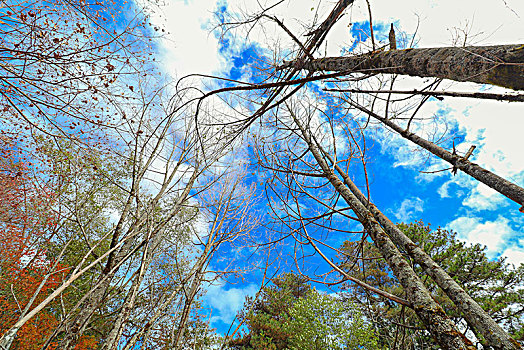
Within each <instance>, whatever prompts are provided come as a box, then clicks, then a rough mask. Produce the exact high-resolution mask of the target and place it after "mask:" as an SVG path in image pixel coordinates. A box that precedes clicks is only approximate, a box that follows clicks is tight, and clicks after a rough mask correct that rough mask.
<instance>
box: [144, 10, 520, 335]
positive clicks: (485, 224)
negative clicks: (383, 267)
mask: <svg viewBox="0 0 524 350" xmlns="http://www.w3.org/2000/svg"><path fill="white" fill-rule="evenodd" d="M256 3H257V2H255V1H245V2H244V1H242V0H229V1H226V0H219V1H217V0H186V1H182V0H170V1H168V3H167V6H166V7H165V8H164V10H163V12H162V13H159V12H157V13H155V14H154V15H153V20H154V21H155V22H156V23H158V24H159V25H162V26H164V27H165V28H166V30H167V31H168V32H169V33H170V34H169V35H170V36H169V39H170V40H169V41H165V42H164V43H163V45H162V46H161V60H160V61H161V63H162V65H163V67H164V70H165V71H166V72H167V73H168V74H170V75H172V76H173V78H175V79H176V78H179V77H182V76H184V75H186V74H189V73H203V74H214V75H218V76H222V77H227V78H232V79H245V80H252V79H254V77H253V74H254V72H255V70H254V67H253V66H254V64H256V60H255V58H257V57H256V56H257V55H263V54H267V53H268V52H269V50H270V49H271V48H272V45H273V44H274V43H275V42H277V41H279V42H280V43H282V44H283V45H288V44H291V43H290V42H289V39H288V38H286V37H285V35H283V34H282V32H281V31H278V30H277V29H276V28H273V27H267V28H265V29H266V31H261V30H260V29H257V28H254V29H253V31H252V32H251V35H250V37H249V38H246V37H245V35H244V36H243V35H240V33H235V32H231V33H229V34H227V35H228V36H227V37H226V39H227V43H226V44H224V43H222V44H220V43H219V38H218V35H216V33H210V32H209V29H210V27H211V23H213V20H214V18H213V11H215V10H216V9H217V8H222V9H225V8H227V9H228V10H230V11H232V12H239V11H240V10H244V11H246V12H252V11H256V10H257V7H256V6H257V5H256ZM332 4H333V2H332V1H323V2H322V3H321V6H320V7H318V6H319V5H318V1H290V2H289V4H284V5H282V6H280V7H278V8H277V9H276V10H275V11H274V13H273V14H275V15H277V16H278V17H279V18H281V19H284V20H285V23H286V25H288V26H289V27H290V28H292V29H294V30H296V32H297V33H301V34H303V30H302V29H301V27H300V26H299V24H300V23H301V22H304V23H309V22H310V21H311V20H312V18H313V17H314V16H315V15H316V14H317V10H318V16H319V18H321V19H323V18H324V17H325V14H326V13H327V11H329V10H330V9H331V6H332ZM372 11H373V21H374V24H375V25H374V30H375V36H376V40H377V41H380V42H382V44H385V40H386V34H387V31H389V25H390V23H394V25H395V28H396V30H397V38H398V39H399V42H400V43H399V46H402V45H405V44H406V43H409V42H411V40H413V38H414V40H415V41H414V42H415V44H414V45H415V46H418V47H436V46H450V45H454V44H455V45H462V43H463V42H464V41H465V42H467V43H468V44H471V45H490V44H506V43H511V44H516V43H524V31H522V28H524V4H523V3H522V1H520V0H506V1H496V2H490V3H489V5H488V4H485V5H483V6H479V4H478V1H473V0H465V1H461V2H457V1H451V0H442V1H437V0H421V1H417V2H416V5H413V1H407V0H402V1H396V2H391V1H386V0H376V1H373V2H372ZM367 20H368V15H367V6H366V3H365V2H364V1H360V0H357V1H356V2H355V4H354V5H353V7H351V8H350V9H349V10H348V11H347V13H346V14H345V15H344V17H342V19H341V20H340V21H339V22H338V23H337V24H336V25H335V27H334V28H333V30H332V32H331V33H330V35H329V36H328V38H327V42H326V45H325V47H323V48H322V52H326V53H327V55H334V56H338V55H341V54H345V53H347V52H351V51H352V50H354V51H359V50H360V51H365V50H366V45H367V47H369V44H370V40H369V30H368V23H369V22H367ZM235 34H238V35H235ZM379 45H380V44H379ZM317 56H319V57H320V55H317ZM422 83H423V80H422V79H418V78H402V79H399V81H398V83H397V89H413V88H416V87H419V86H422ZM441 89H448V90H451V91H479V90H483V89H489V91H492V92H505V90H504V89H501V88H496V87H482V86H479V85H476V84H468V83H461V84H459V83H453V82H448V81H445V82H444V83H443V84H442V85H441ZM223 108H226V107H225V106H224V107H223ZM400 108H401V106H399V109H400ZM420 114H421V115H424V116H432V117H434V118H435V120H436V123H434V124H430V125H427V126H425V127H424V128H420V129H418V130H417V132H419V133H420V134H421V135H441V134H445V135H449V134H450V131H451V133H452V134H453V138H450V139H448V140H447V141H446V143H444V146H446V147H450V146H451V144H452V142H453V140H454V141H455V146H456V147H457V150H459V151H461V152H465V151H466V150H467V149H468V148H469V146H470V145H476V146H477V149H476V150H475V152H474V154H473V156H472V160H473V161H474V162H475V163H478V164H479V165H482V166H484V167H486V168H488V169H490V170H492V171H494V172H495V173H497V174H499V175H501V176H503V177H506V178H508V179H510V180H512V181H513V182H515V183H517V184H519V185H521V186H524V157H523V156H522V138H521V134H522V130H523V129H524V120H523V119H522V116H523V115H524V106H522V105H521V104H520V105H519V104H516V103H500V102H493V101H478V100H468V99H458V98H457V99H451V98H446V99H444V101H438V100H436V99H431V100H430V101H428V102H427V103H426V104H425V105H424V107H423V108H422V110H421V111H420ZM366 136H367V137H368V139H369V143H368V146H371V147H369V151H368V154H367V155H368V160H369V163H368V171H369V175H370V181H371V185H370V187H371V191H372V199H373V200H374V202H375V203H376V204H377V206H378V207H379V208H381V209H382V210H383V211H384V212H385V213H386V214H387V215H388V216H389V217H390V218H391V219H392V220H393V221H397V222H400V221H413V220H417V219H423V220H424V222H426V223H431V224H432V225H433V226H434V227H437V226H442V227H446V228H448V229H453V230H455V231H457V232H458V235H459V237H460V238H461V239H463V240H465V241H467V242H471V243H481V244H485V245H486V246H487V247H488V254H489V256H490V257H492V258H495V257H497V256H500V255H501V254H503V255H505V256H507V257H508V261H509V262H512V263H515V264H518V263H520V262H522V261H524V234H523V227H524V215H523V214H522V213H519V212H518V205H516V204H515V203H512V202H511V201H509V200H508V199H506V198H505V197H503V196H502V195H500V194H498V193H495V192H494V191H492V190H490V189H489V188H487V187H486V186H484V185H482V184H479V183H477V182H476V181H474V180H472V179H471V178H470V177H469V176H467V175H465V174H462V173H459V174H457V175H456V176H452V174H451V173H450V172H449V171H445V172H438V173H433V174H424V173H421V172H420V171H435V170H439V169H443V168H446V167H447V165H446V164H444V163H443V162H441V161H439V160H437V159H435V158H434V157H427V155H426V154H424V153H422V152H420V151H417V148H416V147H414V146H413V145H411V144H409V143H408V142H406V141H405V140H403V139H401V138H400V137H398V136H396V135H393V134H390V133H388V132H384V129H383V128H380V127H377V128H371V130H370V131H369V132H367V134H366ZM243 147H245V149H244V151H243V152H238V153H239V154H240V155H239V156H238V157H250V156H252V151H250V149H249V148H248V147H247V146H246V145H244V146H243ZM244 160H245V159H237V161H238V163H239V164H241V163H244ZM251 170H252V169H248V171H251ZM253 180H255V181H257V182H259V181H260V179H258V178H257V179H253V177H251V178H250V181H253ZM259 188H262V187H259ZM260 195H261V198H263V197H262V195H263V193H260ZM266 206H267V204H266V203H265V202H264V201H262V202H260V203H259V209H261V211H264V208H265V207H266ZM261 232H264V231H261ZM333 241H334V242H335V241H336V239H334V240H333ZM337 243H341V242H337ZM289 249H291V248H289ZM253 259H254V258H253ZM319 266H320V267H319V268H321V269H326V267H322V266H321V265H319ZM245 277H246V278H245V280H243V281H238V282H239V283H238V284H236V285H234V286H231V285H228V284H223V285H215V286H211V287H209V293H208V297H207V299H206V302H207V304H208V306H209V307H210V308H212V309H213V312H212V315H213V316H212V321H213V326H215V327H218V328H219V330H222V331H223V330H224V329H226V328H227V326H226V325H227V323H228V322H230V321H232V319H233V317H234V315H235V313H236V311H237V310H238V309H239V308H240V307H241V306H242V304H243V301H244V297H245V296H246V295H252V294H253V293H255V291H256V290H257V289H258V283H259V282H260V281H259V277H260V273H258V272H256V271H255V272H253V273H252V274H249V275H246V276H245Z"/></svg>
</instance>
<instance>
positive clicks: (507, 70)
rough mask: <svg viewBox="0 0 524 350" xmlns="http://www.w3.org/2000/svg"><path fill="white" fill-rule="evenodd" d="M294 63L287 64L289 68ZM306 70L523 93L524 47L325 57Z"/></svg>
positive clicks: (484, 47)
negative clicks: (432, 80) (379, 75)
mask: <svg viewBox="0 0 524 350" xmlns="http://www.w3.org/2000/svg"><path fill="white" fill-rule="evenodd" d="M293 64H294V63H293V62H292V63H289V62H288V63H286V64H284V66H283V68H284V67H289V66H291V65H293ZM301 67H302V68H303V69H306V70H309V71H311V72H314V71H336V72H345V71H347V72H348V74H349V73H352V72H365V73H389V74H401V75H410V76H416V77H434V78H443V79H450V80H456V81H470V82H475V83H480V84H491V85H498V86H502V87H505V88H510V89H513V90H524V45H497V46H469V47H438V48H426V49H405V50H390V51H382V52H371V53H368V54H363V55H355V56H349V57H325V58H319V59H315V60H312V61H309V62H306V63H304V64H303V65H302V66H301Z"/></svg>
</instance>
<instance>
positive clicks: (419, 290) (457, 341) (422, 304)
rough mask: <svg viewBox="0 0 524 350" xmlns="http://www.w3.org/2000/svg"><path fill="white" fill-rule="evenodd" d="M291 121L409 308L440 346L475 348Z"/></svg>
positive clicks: (376, 223)
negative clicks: (397, 283)
mask: <svg viewBox="0 0 524 350" xmlns="http://www.w3.org/2000/svg"><path fill="white" fill-rule="evenodd" d="M295 123H296V124H297V126H298V128H299V129H300V131H301V133H302V136H303V139H304V141H305V142H306V143H307V144H308V146H309V150H310V151H311V153H312V154H313V156H314V157H315V159H316V161H317V162H318V164H319V166H320V167H321V168H322V170H323V171H324V173H325V174H326V177H327V178H328V180H329V182H330V183H331V184H332V186H333V187H334V188H335V190H336V191H337V192H338V193H339V194H340V195H341V196H342V198H344V200H345V201H346V203H348V205H349V206H350V207H351V208H352V210H353V211H354V212H355V214H356V215H357V216H358V218H359V221H360V222H361V224H362V225H363V226H364V228H365V229H366V231H367V232H368V233H369V234H370V236H371V238H372V239H373V241H374V243H375V245H376V247H377V248H378V249H379V251H380V253H381V254H382V256H383V257H384V259H385V260H386V261H387V263H388V265H389V266H390V268H391V270H392V271H393V273H394V274H395V276H396V277H397V278H398V280H399V281H400V283H401V285H402V287H403V288H404V290H405V292H406V296H407V299H408V301H409V302H410V303H411V304H412V305H413V310H414V311H415V313H416V314H417V316H418V317H419V318H420V320H421V321H422V323H423V324H424V326H425V327H426V329H427V330H428V331H429V332H430V333H431V335H432V336H433V337H434V339H435V340H436V342H437V343H438V344H439V345H440V346H441V347H442V348H443V349H468V350H469V349H475V347H474V346H473V344H472V343H471V341H469V340H468V339H467V338H465V337H464V335H463V334H462V333H460V332H459V331H458V330H457V329H456V327H455V325H454V324H453V322H452V321H451V320H450V319H449V317H448V316H447V315H446V313H445V312H444V310H443V309H442V308H441V307H440V305H438V303H437V302H435V300H433V298H432V297H431V295H430V293H429V291H428V290H427V288H426V287H425V286H424V284H423V283H422V281H421V280H420V278H419V277H418V276H417V275H416V273H415V271H414V270H413V268H412V267H411V266H410V265H409V264H408V262H407V261H406V260H405V259H404V257H403V256H402V253H401V252H400V251H399V250H398V249H397V247H396V246H395V244H394V243H393V242H392V241H391V239H390V237H389V236H388V234H387V233H386V232H385V231H384V230H383V229H382V227H381V226H380V224H379V223H378V222H377V221H376V220H375V218H374V216H373V214H372V213H371V212H370V211H369V210H368V209H367V208H366V207H365V206H364V205H363V204H362V203H361V202H360V200H359V199H358V198H357V197H356V196H355V195H354V194H353V193H352V192H351V191H350V190H349V188H348V187H347V186H346V185H345V184H344V183H343V182H342V181H341V180H340V179H339V178H338V176H337V175H336V174H335V173H334V172H333V170H332V168H331V167H330V166H329V165H328V164H327V162H326V161H325V159H324V157H323V156H322V154H321V151H320V150H319V148H318V146H317V145H316V144H315V142H314V141H313V140H312V139H311V137H310V135H309V133H308V132H307V130H305V129H304V128H303V126H302V125H301V123H300V122H299V121H298V120H297V119H296V118H295Z"/></svg>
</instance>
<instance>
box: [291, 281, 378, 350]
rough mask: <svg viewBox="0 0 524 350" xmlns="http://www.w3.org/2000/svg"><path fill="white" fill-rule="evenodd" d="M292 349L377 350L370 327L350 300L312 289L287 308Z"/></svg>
mask: <svg viewBox="0 0 524 350" xmlns="http://www.w3.org/2000/svg"><path fill="white" fill-rule="evenodd" d="M289 316H290V320H289V322H288V323H287V324H285V326H284V329H286V330H287V331H288V332H289V333H290V334H293V336H292V337H291V338H290V341H289V348H290V349H292V350H298V349H305V350H317V349H333V350H338V349H340V350H342V349H379V347H378V341H377V338H376V336H375V334H374V331H373V328H372V326H370V325H369V324H368V323H366V322H365V321H364V318H363V317H362V314H361V312H360V311H359V310H358V309H357V308H356V307H355V306H354V305H352V304H350V303H347V302H346V303H343V302H342V301H341V300H340V299H338V298H336V297H332V296H329V295H326V294H322V293H319V292H317V291H316V290H312V291H310V292H309V293H308V295H307V296H306V297H305V298H300V299H299V300H297V302H295V303H294V304H293V307H292V308H291V310H289Z"/></svg>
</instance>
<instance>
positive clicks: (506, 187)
mask: <svg viewBox="0 0 524 350" xmlns="http://www.w3.org/2000/svg"><path fill="white" fill-rule="evenodd" d="M348 102H349V104H350V105H352V106H353V107H356V108H358V109H360V110H361V111H363V112H364V113H366V114H368V115H369V116H371V117H373V118H375V119H377V120H378V121H380V122H382V123H383V124H384V125H386V126H388V127H390V128H391V129H393V130H394V131H396V132H397V133H399V134H400V135H401V136H402V137H403V138H405V139H408V140H410V141H411V142H413V143H414V144H416V145H418V146H420V147H422V148H424V149H426V150H428V151H429V152H431V153H433V154H434V155H436V156H437V157H439V158H440V159H442V160H445V161H446V162H448V163H450V164H451V165H453V167H455V168H456V169H460V170H462V171H463V172H465V173H466V174H468V175H470V176H471V177H473V178H475V179H476V180H478V181H480V182H482V183H483V184H485V185H486V186H488V187H491V188H492V189H494V190H495V191H497V192H499V193H500V194H503V195H504V196H506V197H508V198H509V199H511V200H512V201H514V202H516V203H518V204H520V205H521V207H520V209H519V210H520V211H521V212H524V188H522V187H520V186H518V185H515V184H514V183H512V182H510V181H508V180H506V179H504V178H502V177H500V176H498V175H497V174H494V173H492V172H491V171H489V170H486V169H484V168H483V167H481V166H479V165H477V164H475V163H472V162H470V161H469V160H467V159H465V158H463V157H460V156H458V155H456V154H453V153H451V152H449V151H446V150H445V149H444V148H442V147H440V146H438V145H436V144H434V143H433V142H430V141H428V140H426V139H423V138H422V137H420V136H418V135H416V134H414V133H412V132H410V131H409V130H407V129H404V128H402V127H400V126H399V125H397V124H395V123H393V121H391V120H390V119H388V118H384V117H381V116H380V115H378V114H376V113H375V112H372V111H370V110H369V109H367V108H365V107H363V106H360V105H358V104H356V103H353V102H351V101H348Z"/></svg>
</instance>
